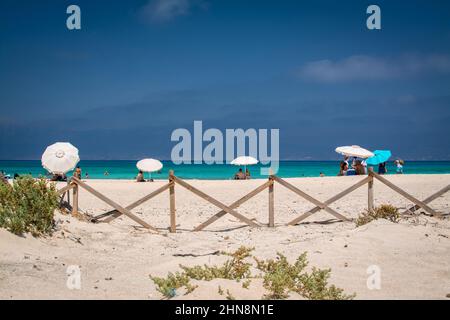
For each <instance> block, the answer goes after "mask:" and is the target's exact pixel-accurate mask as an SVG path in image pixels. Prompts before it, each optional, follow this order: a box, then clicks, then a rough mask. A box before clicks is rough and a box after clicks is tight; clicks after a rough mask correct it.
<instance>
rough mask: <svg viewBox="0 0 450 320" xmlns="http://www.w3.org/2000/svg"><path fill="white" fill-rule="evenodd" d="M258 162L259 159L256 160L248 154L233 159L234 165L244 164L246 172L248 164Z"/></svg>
mask: <svg viewBox="0 0 450 320" xmlns="http://www.w3.org/2000/svg"><path fill="white" fill-rule="evenodd" d="M257 163H258V160H256V159H255V158H253V157H248V156H241V157H237V158H236V159H234V160H233V161H231V164H232V165H235V166H244V173H245V172H246V171H247V166H251V165H253V164H257Z"/></svg>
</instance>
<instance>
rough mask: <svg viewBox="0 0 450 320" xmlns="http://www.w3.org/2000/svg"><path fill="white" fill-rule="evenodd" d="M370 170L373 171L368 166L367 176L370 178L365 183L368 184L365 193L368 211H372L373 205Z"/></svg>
mask: <svg viewBox="0 0 450 320" xmlns="http://www.w3.org/2000/svg"><path fill="white" fill-rule="evenodd" d="M372 172H373V168H372V167H370V168H369V178H370V180H369V182H368V184H367V185H368V194H367V200H368V204H367V208H368V210H369V211H372V210H373V207H374V205H373V175H372Z"/></svg>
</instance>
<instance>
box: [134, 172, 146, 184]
mask: <svg viewBox="0 0 450 320" xmlns="http://www.w3.org/2000/svg"><path fill="white" fill-rule="evenodd" d="M136 182H145V179H144V173H143V172H142V171H139V173H138V175H137V177H136Z"/></svg>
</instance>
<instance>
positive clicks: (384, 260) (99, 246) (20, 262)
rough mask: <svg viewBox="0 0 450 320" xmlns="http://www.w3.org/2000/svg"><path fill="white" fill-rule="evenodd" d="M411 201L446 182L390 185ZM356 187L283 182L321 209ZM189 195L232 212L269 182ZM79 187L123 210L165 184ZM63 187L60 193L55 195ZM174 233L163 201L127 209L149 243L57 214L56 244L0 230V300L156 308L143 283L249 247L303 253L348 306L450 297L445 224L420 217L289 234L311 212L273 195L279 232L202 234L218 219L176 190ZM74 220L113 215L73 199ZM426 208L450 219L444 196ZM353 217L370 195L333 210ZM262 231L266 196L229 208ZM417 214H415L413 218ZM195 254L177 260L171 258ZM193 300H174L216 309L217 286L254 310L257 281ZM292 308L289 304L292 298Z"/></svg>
mask: <svg viewBox="0 0 450 320" xmlns="http://www.w3.org/2000/svg"><path fill="white" fill-rule="evenodd" d="M386 177H387V178H388V179H389V180H390V181H391V182H393V183H395V184H396V185H398V186H399V187H401V188H403V189H404V190H405V191H407V192H409V193H410V194H412V195H413V196H415V197H417V198H418V199H424V198H426V197H427V196H429V195H431V194H433V193H434V192H436V191H438V190H440V189H441V188H443V187H445V186H446V185H448V184H450V175H402V176H394V175H392V176H386ZM360 179H362V178H361V177H357V176H353V177H339V178H338V177H324V178H299V179H286V180H287V181H289V182H291V183H293V184H294V185H296V186H297V187H299V188H300V189H302V190H303V191H305V192H307V193H309V194H310V195H312V196H314V197H316V198H318V199H319V200H321V201H325V200H327V199H328V198H330V197H331V196H333V195H335V194H337V193H338V192H339V191H342V190H344V189H345V188H347V187H349V186H351V185H352V184H354V183H356V182H357V181H358V180H360ZM188 182H189V183H191V184H192V185H194V186H195V187H197V188H199V189H201V190H203V191H205V192H207V193H208V194H209V195H211V196H214V197H215V198H216V199H218V200H219V201H222V202H223V203H225V204H230V203H232V202H234V201H235V200H237V199H239V198H240V197H241V196H243V195H244V194H246V193H247V192H249V191H251V190H252V189H254V188H256V187H257V186H259V185H261V184H263V183H264V182H265V180H249V181H231V180H230V181H200V180H190V181H188ZM87 183H88V184H89V185H91V186H93V187H94V188H96V189H97V190H99V191H100V192H102V193H104V194H105V195H106V196H108V197H110V198H112V199H113V200H114V201H116V202H117V203H119V204H121V205H122V206H126V205H128V204H130V203H132V202H133V201H135V200H137V199H139V198H141V197H142V196H144V195H146V194H148V193H150V192H151V191H152V190H155V189H157V188H158V187H160V186H162V185H163V184H165V183H167V181H156V182H153V183H135V182H133V181H118V180H87ZM61 186H63V184H61ZM374 188H375V204H376V205H379V204H385V203H386V204H393V205H395V206H397V207H399V208H402V209H405V208H406V207H407V206H409V205H410V204H411V203H410V201H408V200H406V199H405V198H403V197H402V196H400V195H398V194H396V193H395V192H394V191H392V190H390V189H389V188H387V187H386V186H384V185H382V184H381V183H380V182H378V181H375V185H374ZM175 192H176V212H177V228H178V232H177V233H176V234H171V233H168V231H167V228H168V226H169V194H168V191H166V192H164V193H163V194H161V195H158V196H157V197H156V198H154V199H152V200H150V201H149V202H146V203H145V204H143V205H142V206H140V207H138V208H136V209H134V210H132V212H133V213H136V214H137V215H138V216H139V217H140V218H142V219H144V220H145V221H146V222H148V223H150V224H151V225H152V226H155V227H157V228H158V229H160V230H161V234H159V235H158V234H154V233H152V232H149V231H148V230H145V229H143V228H141V227H138V225H136V224H135V223H134V222H133V221H132V220H130V219H129V218H127V217H124V216H122V217H119V218H118V219H116V220H115V221H113V222H111V223H109V224H106V223H97V224H93V223H88V222H84V221H80V220H78V219H76V218H74V217H71V216H70V215H62V214H60V213H58V214H57V215H56V219H57V222H58V223H57V231H56V232H55V233H54V234H53V236H52V237H47V238H33V237H32V236H30V235H27V236H24V237H18V236H15V235H13V234H11V233H9V232H7V231H6V230H3V229H0V298H1V299H23V298H31V299H47V298H51V299H105V298H106V299H160V298H162V296H161V295H160V294H159V293H158V292H157V291H156V289H155V286H154V284H153V281H151V280H150V278H149V275H150V274H152V275H156V276H165V275H166V274H167V272H169V271H172V272H174V271H178V270H179V267H178V265H179V264H184V265H197V264H204V263H208V264H218V263H221V262H223V261H224V259H226V257H225V256H221V255H216V254H212V253H215V252H216V251H218V250H220V251H233V250H235V249H237V248H238V247H239V246H241V245H245V246H249V247H255V250H254V255H255V256H257V257H259V258H271V257H275V255H276V253H277V252H281V253H283V254H285V255H286V256H287V257H288V258H289V259H290V260H291V261H293V260H294V259H295V258H296V257H297V256H299V255H300V254H301V253H302V252H304V251H307V252H308V257H309V260H310V265H311V266H317V267H321V268H331V269H332V277H331V280H330V282H331V283H332V284H335V285H337V286H339V287H341V288H344V289H345V291H346V293H356V299H418V298H424V299H446V295H447V294H449V293H450V263H449V262H450V221H449V218H448V216H446V217H445V218H443V219H438V218H435V217H429V216H427V215H423V214H420V215H417V216H416V217H413V218H409V219H404V220H402V221H401V222H400V223H398V224H394V223H391V222H388V221H385V220H378V221H374V222H372V223H370V224H368V225H365V226H362V227H359V228H356V227H355V224H354V223H353V222H337V221H336V220H335V219H334V217H333V216H331V215H329V214H328V213H326V212H324V211H320V212H318V213H317V214H314V215H313V216H311V217H309V218H308V219H307V220H306V221H304V223H302V224H300V225H297V226H286V225H285V224H286V223H287V222H289V221H290V220H292V219H293V218H295V217H296V216H298V215H300V214H302V213H303V212H306V211H308V210H309V209H311V208H313V207H314V205H313V204H311V203H309V202H307V201H306V200H304V199H302V198H300V197H299V196H297V195H295V194H293V193H292V192H290V191H289V190H287V189H285V188H284V187H283V186H281V185H279V184H275V224H276V227H275V228H268V227H262V228H250V227H247V226H245V225H244V224H243V223H241V222H240V221H238V220H237V219H235V218H234V217H232V216H230V215H226V216H224V217H223V218H222V219H220V220H218V221H217V222H215V223H214V224H212V225H210V226H209V227H208V228H207V229H206V230H204V231H200V232H191V231H190V230H192V229H193V228H194V227H195V226H197V225H198V224H200V223H201V222H204V221H205V220H207V219H208V218H209V217H211V216H212V215H213V214H215V213H217V212H218V211H220V209H218V208H216V207H215V206H213V205H211V204H209V203H207V202H206V201H204V200H203V199H201V198H199V197H197V196H196V195H194V194H192V193H190V192H189V191H187V190H185V189H183V188H182V187H181V186H178V185H177V186H176V191H175ZM79 201H80V204H79V205H80V210H81V211H83V212H86V213H88V214H91V215H97V214H101V213H104V212H107V211H110V210H111V207H109V206H108V205H107V204H105V203H103V202H102V201H101V200H99V199H97V198H95V197H94V196H92V195H90V194H88V193H87V192H86V191H84V190H83V189H81V191H80V197H79ZM430 206H431V207H432V208H434V209H435V210H437V211H438V212H441V213H446V214H448V213H449V212H450V192H448V193H447V194H444V195H443V196H441V197H439V198H438V199H436V200H435V201H433V202H432V203H431V204H430ZM331 207H332V208H333V209H335V210H336V211H338V212H339V213H341V214H343V215H345V216H346V217H349V218H356V217H357V216H358V215H359V214H360V213H361V212H362V211H364V210H365V209H366V208H367V186H363V187H361V188H360V189H358V190H356V191H355V192H353V193H351V194H350V195H348V196H346V197H344V198H343V199H341V200H339V201H337V202H336V203H334V204H332V205H331ZM236 211H237V212H239V213H241V214H243V215H245V216H246V217H249V218H251V219H254V220H255V221H257V222H258V223H260V224H267V223H268V193H267V190H266V191H263V192H262V193H261V194H259V195H257V196H256V197H255V198H253V199H251V200H249V201H248V202H247V203H245V204H244V205H242V206H241V207H239V208H237V209H236ZM418 212H422V210H419V211H418ZM180 254H181V255H186V254H192V255H200V256H199V257H193V256H185V257H183V256H179V255H180ZM69 265H78V266H80V268H81V279H82V281H81V289H80V290H70V289H68V288H67V286H66V280H67V274H66V269H67V267H68V266H69ZM371 265H377V266H379V268H380V270H381V289H380V290H369V289H368V288H367V285H366V281H367V277H368V274H367V273H366V270H367V268H368V267H369V266H371ZM197 284H198V285H199V287H198V288H197V289H196V290H195V291H194V292H192V293H190V294H188V295H186V296H183V295H180V296H177V297H176V298H180V299H186V298H188V299H223V298H224V297H223V296H221V295H219V294H218V286H219V285H220V286H221V287H223V288H224V289H229V290H230V292H231V293H232V294H233V296H235V297H236V298H238V299H260V298H261V297H262V295H263V294H264V289H263V287H262V283H261V281H260V280H254V281H253V282H252V284H251V286H250V288H249V289H244V288H242V286H241V284H238V283H236V282H233V281H226V280H214V281H211V282H200V283H197ZM291 298H296V296H292V297H291Z"/></svg>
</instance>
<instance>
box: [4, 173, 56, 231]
mask: <svg viewBox="0 0 450 320" xmlns="http://www.w3.org/2000/svg"><path fill="white" fill-rule="evenodd" d="M58 202H59V197H58V193H57V190H56V187H55V185H54V184H50V185H49V184H47V182H46V181H45V179H33V178H32V177H31V176H24V177H21V178H18V179H16V180H14V182H13V185H12V186H10V185H4V184H0V227H3V228H5V229H7V230H9V231H10V232H13V233H15V234H23V233H25V232H31V233H32V234H33V236H40V235H43V234H50V233H51V231H52V229H53V227H54V220H53V215H54V211H55V209H56V208H57V207H58Z"/></svg>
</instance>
